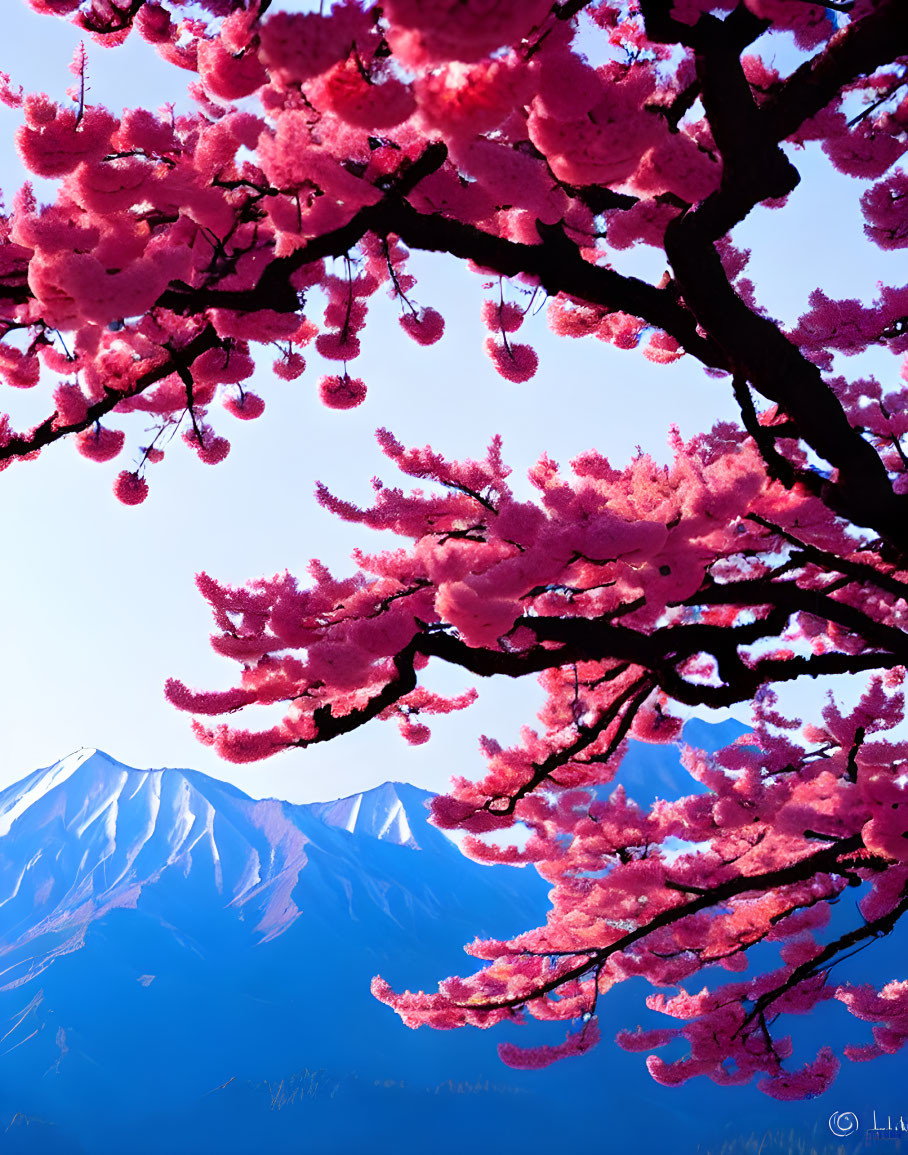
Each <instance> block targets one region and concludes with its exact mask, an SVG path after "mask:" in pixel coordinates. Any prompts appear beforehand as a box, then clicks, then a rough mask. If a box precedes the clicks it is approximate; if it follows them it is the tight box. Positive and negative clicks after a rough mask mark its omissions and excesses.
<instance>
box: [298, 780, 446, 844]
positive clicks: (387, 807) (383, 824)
mask: <svg viewBox="0 0 908 1155" xmlns="http://www.w3.org/2000/svg"><path fill="white" fill-rule="evenodd" d="M430 797H431V795H430V794H428V793H427V792H425V791H422V790H418V789H417V788H416V787H413V786H406V785H404V784H402V783H400V782H384V783H382V785H381V786H376V787H374V788H373V789H372V790H364V791H362V792H361V793H359V794H351V795H349V796H348V797H346V798H338V799H337V800H336V801H333V802H317V803H314V804H312V805H311V806H310V807H309V810H310V811H311V812H312V813H313V814H315V815H317V816H318V817H319V818H320V819H321V820H322V822H324V823H326V825H328V826H339V827H341V828H342V829H343V830H346V831H347V832H348V833H350V834H365V835H367V836H369V837H371V838H378V839H381V840H382V841H384V842H394V843H396V844H397V845H398V846H409V847H410V848H411V849H413V850H419V849H421V847H420V844H419V842H418V841H417V839H416V836H415V834H414V827H417V828H418V827H420V826H425V820H426V815H425V813H424V809H425V799H427V798H430ZM420 811H423V812H420Z"/></svg>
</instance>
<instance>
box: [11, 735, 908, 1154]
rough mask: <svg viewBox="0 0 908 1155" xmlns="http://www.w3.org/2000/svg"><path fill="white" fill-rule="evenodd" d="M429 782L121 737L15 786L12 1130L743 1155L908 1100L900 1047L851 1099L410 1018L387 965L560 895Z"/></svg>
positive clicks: (45, 1134) (457, 941)
mask: <svg viewBox="0 0 908 1155" xmlns="http://www.w3.org/2000/svg"><path fill="white" fill-rule="evenodd" d="M733 736H734V735H729V737H733ZM723 738H725V736H724V735H723ZM725 740H727V739H725ZM696 741H697V744H698V745H706V743H705V742H703V741H701V740H700V739H699V738H697V739H696ZM654 753H655V754H657V755H658V757H657V758H656V760H655V761H653V759H652V755H653V754H654ZM635 759H636V761H635ZM624 769H625V770H626V771H627V779H628V783H629V787H628V789H629V792H630V793H632V794H637V793H638V792H639V791H643V790H644V789H646V788H651V789H655V793H659V794H661V795H662V796H663V797H666V796H668V795H669V788H672V787H673V788H674V789H675V791H678V790H680V789H683V788H684V782H685V779H686V776H685V775H683V772H679V770H678V768H677V754H676V751H674V750H672V749H671V748H663V747H659V748H655V747H645V748H640V747H637V748H634V749H632V754H631V757H630V758H629V760H628V764H627V765H626V767H625V768H624ZM654 783H655V784H656V785H655V787H654V786H653V784H654ZM429 797H430V796H429V795H428V794H426V793H425V792H424V791H420V790H417V789H416V788H415V787H412V786H408V785H404V784H400V783H386V784H385V785H384V786H381V787H379V788H377V789H376V790H372V791H368V792H366V793H364V794H362V795H357V796H354V797H353V798H349V799H341V800H338V801H337V802H334V803H322V804H319V805H315V806H292V805H289V804H286V803H282V802H278V801H274V800H271V801H254V800H252V799H250V798H248V797H247V796H246V795H244V794H243V793H242V792H241V791H239V790H237V789H236V788H234V787H232V786H229V785H227V784H225V783H222V782H218V781H215V780H214V779H211V778H208V777H206V776H205V775H203V774H199V773H196V772H193V771H182V770H165V771H138V770H133V769H130V768H129V767H126V766H123V765H122V764H120V763H118V762H116V761H115V760H113V759H111V758H109V757H108V756H106V755H104V754H101V753H100V752H94V751H80V752H79V753H78V754H76V755H71V756H70V757H69V758H67V759H63V761H62V762H60V763H57V764H56V765H55V766H54V767H51V768H49V769H48V770H46V771H36V772H35V773H34V774H32V775H30V776H29V777H28V778H26V779H24V780H23V781H22V782H21V783H19V784H17V785H16V786H14V787H10V788H9V789H7V790H5V791H3V792H0V1036H2V1040H0V1152H2V1153H3V1155H7V1152H22V1153H23V1155H26V1153H27V1155H54V1153H55V1152H61V1153H68V1155H73V1153H75V1152H85V1153H86V1155H115V1153H116V1155H145V1153H147V1155H152V1153H154V1155H157V1153H160V1152H168V1155H169V1153H175V1155H181V1153H185V1155H201V1153H203V1152H205V1153H207V1152H211V1153H217V1155H221V1153H223V1155H231V1153H235V1155H247V1153H250V1152H253V1151H263V1152H268V1153H274V1155H278V1153H283V1152H287V1153H290V1152H293V1153H294V1155H358V1153H360V1152H370V1153H371V1152H376V1153H381V1152H388V1153H391V1152H394V1153H395V1155H397V1153H401V1152H414V1153H422V1152H429V1151H432V1152H435V1153H438V1155H446V1153H451V1155H453V1153H454V1152H462V1151H464V1150H469V1151H471V1152H473V1153H474V1155H487V1153H488V1155H491V1153H492V1152H500V1151H515V1152H517V1151H519V1152H521V1153H522V1155H536V1153H537V1152H538V1153H540V1155H542V1153H543V1152H549V1151H552V1150H561V1149H568V1148H571V1147H575V1148H578V1149H583V1150H589V1151H591V1152H593V1153H597V1152H611V1151H619V1150H621V1151H624V1150H627V1151H635V1152H641V1153H642V1155H647V1153H648V1152H653V1153H655V1152H656V1151H662V1150H671V1151H673V1152H680V1153H682V1155H683V1153H684V1152H688V1151H689V1152H695V1151H697V1150H698V1149H699V1150H702V1151H703V1152H707V1151H710V1150H713V1151H715V1152H718V1151H719V1150H720V1149H723V1150H725V1151H726V1153H727V1155H730V1153H731V1152H732V1151H734V1150H742V1151H743V1150H745V1149H746V1142H747V1141H748V1136H750V1135H751V1134H752V1133H758V1134H762V1133H763V1130H764V1129H765V1128H766V1127H768V1126H775V1127H778V1128H782V1129H783V1130H784V1129H786V1128H787V1129H791V1128H795V1129H796V1130H798V1132H799V1133H803V1134H804V1135H805V1136H810V1135H813V1140H812V1141H813V1142H814V1143H815V1146H816V1147H817V1150H818V1151H820V1152H822V1151H823V1143H824V1142H825V1140H826V1138H830V1137H831V1136H829V1134H828V1131H827V1132H825V1133H823V1127H825V1120H826V1119H827V1118H828V1115H829V1114H830V1112H831V1111H832V1110H833V1109H837V1110H845V1109H850V1110H858V1111H859V1110H863V1109H864V1107H865V1106H867V1107H868V1109H869V1105H870V1104H871V1103H873V1102H875V1103H876V1106H877V1108H878V1110H883V1109H885V1108H886V1106H887V1103H888V1100H887V1101H886V1102H884V1101H883V1100H882V1099H881V1098H880V1088H881V1086H884V1085H885V1083H886V1079H887V1078H888V1079H890V1080H891V1079H892V1078H893V1074H894V1072H895V1071H896V1070H898V1069H899V1057H898V1056H896V1057H895V1059H894V1061H893V1062H890V1063H888V1064H887V1063H875V1064H871V1065H870V1067H871V1068H873V1070H872V1071H871V1070H870V1068H868V1067H861V1068H858V1067H852V1068H850V1070H849V1071H848V1073H847V1076H846V1077H844V1078H843V1080H840V1082H839V1084H837V1087H836V1089H835V1090H834V1092H833V1095H834V1096H835V1102H834V1103H833V1102H830V1104H829V1105H828V1109H827V1104H826V1103H825V1100H824V1101H823V1102H822V1103H821V1104H820V1105H819V1106H818V1104H816V1103H814V1104H774V1103H772V1102H770V1101H768V1100H766V1099H765V1098H764V1097H763V1096H760V1095H758V1094H757V1093H756V1092H755V1091H754V1089H753V1088H743V1089H732V1090H722V1091H718V1090H716V1089H715V1088H713V1087H712V1085H711V1084H698V1083H696V1082H694V1083H691V1084H688V1085H686V1086H685V1087H683V1088H679V1089H676V1090H666V1089H663V1088H660V1087H658V1086H657V1085H656V1084H654V1083H653V1082H652V1081H651V1080H650V1078H649V1076H648V1075H647V1073H646V1071H645V1068H644V1065H643V1056H640V1055H630V1054H626V1053H624V1052H622V1051H620V1050H618V1049H617V1048H615V1047H614V1046H613V1045H612V1044H611V1043H610V1042H608V1041H605V1042H604V1043H603V1044H602V1046H601V1047H600V1048H599V1049H598V1050H597V1051H595V1052H593V1053H592V1054H591V1055H589V1056H587V1057H586V1058H584V1059H575V1060H570V1061H568V1062H565V1063H562V1064H558V1065H556V1066H554V1067H551V1068H548V1069H546V1070H543V1071H529V1072H518V1071H512V1070H510V1069H508V1068H506V1067H504V1066H503V1065H502V1064H501V1063H500V1062H499V1061H498V1059H497V1054H496V1044H497V1043H498V1042H500V1041H502V1040H504V1039H506V1038H511V1039H513V1040H514V1041H516V1042H519V1043H523V1044H530V1043H532V1042H541V1041H557V1040H558V1039H559V1038H560V1037H561V1036H562V1034H563V1028H561V1027H559V1026H558V1025H554V1026H552V1025H549V1024H534V1025H533V1026H531V1027H528V1028H504V1029H496V1030H493V1031H490V1032H484V1031H477V1030H464V1031H451V1032H437V1031H430V1030H428V1029H421V1030H419V1031H415V1032H414V1031H410V1030H407V1029H406V1028H405V1027H403V1026H402V1024H401V1023H400V1021H399V1019H398V1018H397V1016H396V1015H394V1014H393V1013H392V1012H391V1011H389V1010H388V1009H387V1008H386V1007H384V1006H382V1005H380V1004H379V1003H377V1002H376V1001H375V1000H374V999H372V997H371V995H370V994H369V989H368V988H369V981H370V979H371V977H372V976H373V975H374V974H376V973H378V972H380V973H381V974H382V975H383V976H384V977H385V978H387V979H388V980H389V981H390V982H391V983H392V985H394V986H395V987H398V988H403V987H410V988H412V989H417V988H419V987H424V988H432V987H434V985H435V983H436V982H437V980H438V979H439V978H441V977H444V976H445V975H447V974H452V973H458V972H464V971H466V970H468V969H469V968H470V966H471V963H472V960H471V959H469V958H468V957H466V956H465V955H464V954H463V951H462V947H463V944H464V943H466V942H468V941H470V939H472V938H473V937H474V936H475V935H480V936H487V935H495V936H505V935H509V934H512V933H514V932H517V931H519V930H521V929H524V928H526V927H528V926H531V925H536V924H538V923H539V922H540V921H542V920H543V919H544V917H545V912H546V908H547V903H546V890H547V887H546V884H545V883H544V882H543V881H542V880H541V879H540V878H539V877H538V876H537V875H536V874H535V873H534V872H532V871H530V870H520V869H512V868H508V867H486V866H480V865H478V864H476V863H473V862H470V861H469V860H467V859H465V858H464V857H463V856H462V855H461V854H460V852H459V851H458V850H457V848H456V847H455V846H454V845H453V844H452V843H451V842H450V841H449V840H448V839H447V838H446V837H445V836H444V835H443V834H442V833H441V832H440V831H438V830H437V829H435V828H434V827H432V826H431V825H429V824H428V822H427V820H426V819H427V813H426V803H427V801H428V799H429ZM644 801H645V799H644ZM891 956H892V952H890V959H891ZM647 991H648V988H647V987H646V986H645V985H644V984H642V983H639V984H634V983H631V984H626V989H625V990H621V991H618V992H616V996H615V997H611V996H610V997H608V998H606V999H604V1000H603V1001H602V1005H601V1017H602V1020H603V1023H602V1025H603V1034H604V1035H605V1037H606V1040H608V1038H609V1036H610V1035H613V1034H614V1032H615V1031H617V1030H618V1029H619V1028H620V1027H624V1026H633V1025H634V1024H635V1023H636V1022H644V1023H649V1022H650V1021H651V1020H652V1019H653V1018H654V1017H655V1016H653V1015H652V1013H651V1012H649V1011H647V1010H646V1008H645V1006H644V1005H643V998H644V995H645V994H646V993H647ZM814 1043H816V1040H815V1039H814ZM887 1072H888V1073H887ZM874 1095H876V1096H877V1098H876V1100H874ZM890 1109H893V1107H892V1106H890ZM820 1124H822V1126H820ZM818 1127H819V1130H817V1128H818ZM4 1128H6V1131H5V1133H4ZM735 1143H740V1144H743V1145H741V1146H739V1147H735V1146H734V1144H735ZM722 1144H725V1147H724V1148H722ZM729 1144H732V1145H731V1146H729ZM757 1146H759V1142H757ZM755 1149H756V1147H754V1150H755ZM778 1149H782V1148H773V1147H772V1146H764V1152H769V1151H771V1150H778ZM808 1149H809V1147H808Z"/></svg>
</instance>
